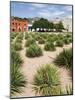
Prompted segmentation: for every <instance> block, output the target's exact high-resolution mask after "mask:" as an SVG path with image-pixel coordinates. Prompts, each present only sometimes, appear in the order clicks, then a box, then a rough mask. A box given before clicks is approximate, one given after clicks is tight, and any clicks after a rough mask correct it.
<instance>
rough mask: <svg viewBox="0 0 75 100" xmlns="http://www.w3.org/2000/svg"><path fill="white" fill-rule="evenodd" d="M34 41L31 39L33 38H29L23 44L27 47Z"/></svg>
mask: <svg viewBox="0 0 75 100" xmlns="http://www.w3.org/2000/svg"><path fill="white" fill-rule="evenodd" d="M35 43H36V41H35V40H34V39H33V38H29V39H28V40H27V41H26V43H25V46H26V47H28V46H30V45H31V44H35Z"/></svg>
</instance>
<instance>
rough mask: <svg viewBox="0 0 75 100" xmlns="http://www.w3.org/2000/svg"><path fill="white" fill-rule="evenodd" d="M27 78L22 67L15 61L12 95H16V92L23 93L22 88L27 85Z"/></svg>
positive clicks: (11, 86) (12, 67)
mask: <svg viewBox="0 0 75 100" xmlns="http://www.w3.org/2000/svg"><path fill="white" fill-rule="evenodd" d="M26 83H27V81H26V78H25V76H23V74H22V73H21V72H20V69H19V68H18V66H17V65H16V64H15V62H13V63H12V65H11V85H10V88H11V91H10V92H11V96H13V95H15V94H16V93H21V92H22V88H23V87H26Z"/></svg>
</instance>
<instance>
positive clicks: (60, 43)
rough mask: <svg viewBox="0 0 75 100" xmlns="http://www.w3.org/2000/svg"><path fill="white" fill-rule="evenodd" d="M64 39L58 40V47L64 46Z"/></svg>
mask: <svg viewBox="0 0 75 100" xmlns="http://www.w3.org/2000/svg"><path fill="white" fill-rule="evenodd" d="M63 44H64V43H63V41H62V40H57V41H56V46H58V47H63Z"/></svg>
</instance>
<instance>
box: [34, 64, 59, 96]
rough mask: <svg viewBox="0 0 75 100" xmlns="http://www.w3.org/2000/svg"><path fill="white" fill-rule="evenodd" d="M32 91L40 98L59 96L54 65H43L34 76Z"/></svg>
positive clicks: (57, 78) (57, 79) (57, 76)
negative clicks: (40, 96)
mask: <svg viewBox="0 0 75 100" xmlns="http://www.w3.org/2000/svg"><path fill="white" fill-rule="evenodd" d="M33 90H34V91H35V93H36V94H37V93H39V94H40V95H42V96H49V95H59V94H60V78H59V72H58V69H57V67H56V66H54V65H49V64H46V65H43V66H41V68H40V69H39V70H37V73H36V74H35V76H34V82H33Z"/></svg>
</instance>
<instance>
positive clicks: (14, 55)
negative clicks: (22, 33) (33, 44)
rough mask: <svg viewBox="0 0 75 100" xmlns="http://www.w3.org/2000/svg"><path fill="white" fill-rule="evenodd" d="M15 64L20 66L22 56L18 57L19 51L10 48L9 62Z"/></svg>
mask: <svg viewBox="0 0 75 100" xmlns="http://www.w3.org/2000/svg"><path fill="white" fill-rule="evenodd" d="M14 62H15V64H16V65H17V66H18V67H20V66H21V65H22V63H23V61H22V58H21V57H20V55H19V53H17V52H16V51H14V50H11V64H13V63H14Z"/></svg>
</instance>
